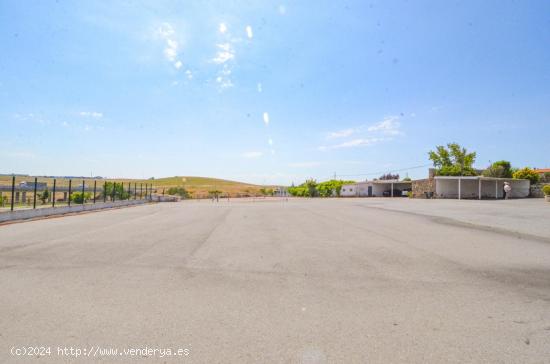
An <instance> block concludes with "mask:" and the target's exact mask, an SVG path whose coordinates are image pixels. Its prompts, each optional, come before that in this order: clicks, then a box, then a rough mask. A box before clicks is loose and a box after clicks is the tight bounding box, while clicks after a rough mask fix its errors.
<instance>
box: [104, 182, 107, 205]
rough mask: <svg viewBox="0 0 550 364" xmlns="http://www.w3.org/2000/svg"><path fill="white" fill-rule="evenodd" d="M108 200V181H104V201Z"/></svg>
mask: <svg viewBox="0 0 550 364" xmlns="http://www.w3.org/2000/svg"><path fill="white" fill-rule="evenodd" d="M105 202H107V182H106V181H103V203H105Z"/></svg>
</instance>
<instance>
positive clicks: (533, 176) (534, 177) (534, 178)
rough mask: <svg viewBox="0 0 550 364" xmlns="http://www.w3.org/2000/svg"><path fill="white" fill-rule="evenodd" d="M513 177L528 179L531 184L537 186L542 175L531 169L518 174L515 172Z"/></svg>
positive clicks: (524, 169)
mask: <svg viewBox="0 0 550 364" xmlns="http://www.w3.org/2000/svg"><path fill="white" fill-rule="evenodd" d="M513 177H514V179H528V180H529V181H531V184H535V183H537V182H538V181H539V180H540V174H538V173H537V172H535V170H534V169H531V168H529V167H525V168H522V169H520V170H517V171H516V172H514V175H513Z"/></svg>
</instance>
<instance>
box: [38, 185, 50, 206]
mask: <svg viewBox="0 0 550 364" xmlns="http://www.w3.org/2000/svg"><path fill="white" fill-rule="evenodd" d="M48 198H50V191H48V189H45V190H44V191H42V193H41V194H39V195H38V199H39V200H40V201H41V202H42V205H44V204H46V201H48Z"/></svg>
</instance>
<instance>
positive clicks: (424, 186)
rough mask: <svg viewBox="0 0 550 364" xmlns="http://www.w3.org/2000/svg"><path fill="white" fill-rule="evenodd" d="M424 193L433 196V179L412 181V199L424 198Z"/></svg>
mask: <svg viewBox="0 0 550 364" xmlns="http://www.w3.org/2000/svg"><path fill="white" fill-rule="evenodd" d="M426 193H432V194H433V195H435V180H434V179H433V178H426V179H417V180H415V181H412V194H413V197H414V198H426Z"/></svg>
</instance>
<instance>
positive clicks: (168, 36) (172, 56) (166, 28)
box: [157, 23, 183, 69]
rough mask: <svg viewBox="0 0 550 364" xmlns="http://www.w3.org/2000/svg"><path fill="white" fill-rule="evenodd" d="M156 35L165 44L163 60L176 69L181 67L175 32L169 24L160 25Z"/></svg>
mask: <svg viewBox="0 0 550 364" xmlns="http://www.w3.org/2000/svg"><path fill="white" fill-rule="evenodd" d="M157 35H158V36H159V37H160V38H161V39H163V40H164V42H165V43H166V45H165V48H164V50H163V54H164V58H166V59H167V60H168V61H169V62H170V63H172V65H173V66H174V67H175V68H176V69H180V68H181V67H182V66H183V62H182V61H181V60H180V59H179V57H178V55H179V43H178V41H177V40H176V39H175V35H176V31H175V30H174V27H173V26H172V25H171V24H170V23H162V24H161V25H160V27H159V28H158V29H157Z"/></svg>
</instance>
